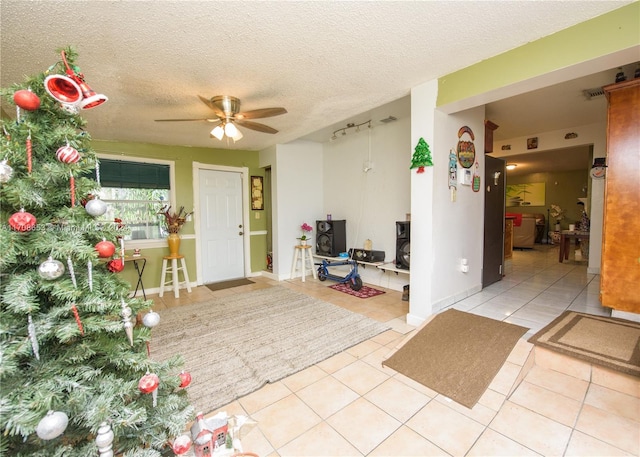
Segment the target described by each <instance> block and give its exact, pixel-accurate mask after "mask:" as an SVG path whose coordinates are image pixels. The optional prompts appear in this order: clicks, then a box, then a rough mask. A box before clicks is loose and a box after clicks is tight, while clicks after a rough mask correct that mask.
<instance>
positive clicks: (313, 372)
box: [281, 365, 328, 392]
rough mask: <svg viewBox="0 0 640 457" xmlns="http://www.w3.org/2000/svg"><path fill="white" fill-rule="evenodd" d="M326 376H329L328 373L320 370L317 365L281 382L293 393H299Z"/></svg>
mask: <svg viewBox="0 0 640 457" xmlns="http://www.w3.org/2000/svg"><path fill="white" fill-rule="evenodd" d="M326 376H328V374H327V372H326V371H324V370H322V369H320V368H318V366H317V365H313V366H311V367H309V368H305V369H304V370H302V371H299V372H297V373H295V374H292V375H291V376H288V377H286V378H284V379H283V380H282V381H281V382H282V384H284V385H285V386H287V387H288V388H289V390H290V391H291V392H297V391H299V390H300V389H303V388H304V387H307V386H308V385H311V384H313V383H314V382H316V381H318V380H320V379H322V378H324V377H326Z"/></svg>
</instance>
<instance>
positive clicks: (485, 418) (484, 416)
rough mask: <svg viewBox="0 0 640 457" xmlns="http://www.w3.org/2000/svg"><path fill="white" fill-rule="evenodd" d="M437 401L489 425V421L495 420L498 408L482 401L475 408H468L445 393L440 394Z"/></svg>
mask: <svg viewBox="0 0 640 457" xmlns="http://www.w3.org/2000/svg"><path fill="white" fill-rule="evenodd" d="M435 399H436V401H439V402H440V403H442V404H443V405H445V406H447V407H449V408H451V409H453V410H454V411H456V412H458V413H460V414H462V415H464V416H467V417H468V418H469V419H473V420H474V421H476V422H480V423H481V424H482V425H489V422H491V421H492V420H493V418H494V417H495V415H496V410H493V409H491V408H488V407H487V406H484V405H483V404H481V403H479V402H478V403H476V404H475V406H474V407H473V408H471V409H470V408H467V407H466V406H463V405H461V404H459V403H456V402H455V401H453V400H451V399H450V398H448V397H445V396H444V395H438V396H437V397H436V398H435Z"/></svg>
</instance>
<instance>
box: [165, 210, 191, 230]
mask: <svg viewBox="0 0 640 457" xmlns="http://www.w3.org/2000/svg"><path fill="white" fill-rule="evenodd" d="M158 214H162V215H163V216H164V221H165V225H166V227H167V231H168V232H169V233H178V232H180V229H181V228H182V226H183V225H184V223H185V222H186V221H187V217H189V216H191V215H192V214H193V211H191V212H190V213H187V212H186V211H185V210H184V206H181V207H180V210H179V211H178V212H177V213H176V212H175V211H174V212H173V213H172V212H171V206H170V205H164V206H163V207H162V208H161V209H160V211H158Z"/></svg>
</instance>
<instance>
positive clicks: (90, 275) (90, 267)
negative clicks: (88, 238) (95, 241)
mask: <svg viewBox="0 0 640 457" xmlns="http://www.w3.org/2000/svg"><path fill="white" fill-rule="evenodd" d="M87 276H88V278H89V291H90V292H93V263H92V262H91V260H89V261H88V262H87Z"/></svg>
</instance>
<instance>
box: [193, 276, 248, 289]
mask: <svg viewBox="0 0 640 457" xmlns="http://www.w3.org/2000/svg"><path fill="white" fill-rule="evenodd" d="M247 284H255V283H254V282H253V281H252V280H250V279H247V278H240V279H232V280H230V281H221V282H212V283H211V284H205V285H206V286H207V288H208V289H211V290H222V289H229V288H231V287H238V286H246V285H247Z"/></svg>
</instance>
